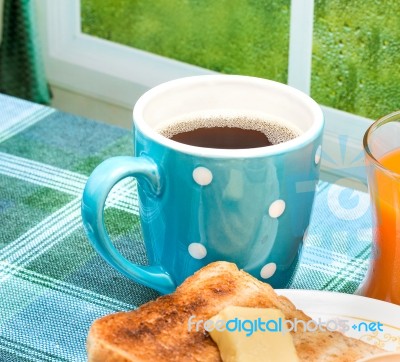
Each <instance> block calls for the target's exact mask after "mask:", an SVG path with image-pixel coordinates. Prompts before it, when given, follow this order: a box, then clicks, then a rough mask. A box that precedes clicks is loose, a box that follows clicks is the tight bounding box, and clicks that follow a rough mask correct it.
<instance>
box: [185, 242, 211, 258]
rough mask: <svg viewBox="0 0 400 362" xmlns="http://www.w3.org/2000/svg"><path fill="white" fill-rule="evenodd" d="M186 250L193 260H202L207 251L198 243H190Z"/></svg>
mask: <svg viewBox="0 0 400 362" xmlns="http://www.w3.org/2000/svg"><path fill="white" fill-rule="evenodd" d="M188 250H189V254H190V255H191V256H192V257H193V258H195V259H203V258H205V257H206V255H207V249H206V248H205V246H204V245H202V244H200V243H191V244H190V245H189V247H188Z"/></svg>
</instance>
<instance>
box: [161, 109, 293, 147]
mask: <svg viewBox="0 0 400 362" xmlns="http://www.w3.org/2000/svg"><path fill="white" fill-rule="evenodd" d="M158 132H159V133H160V134H161V135H163V136H165V137H167V138H169V139H171V140H173V141H176V142H180V143H184V144H187V145H191V146H197V147H207V148H222V149H246V148H257V147H266V146H271V145H275V144H278V143H282V142H287V141H290V140H291V139H293V138H296V137H297V136H299V132H298V131H297V130H295V129H294V128H291V127H290V126H288V125H287V124H284V123H281V122H278V121H269V120H265V119H262V118H250V117H244V116H241V117H230V118H225V117H209V118H198V119H188V120H182V121H177V122H171V123H170V124H168V125H167V126H165V127H163V128H161V129H159V130H158Z"/></svg>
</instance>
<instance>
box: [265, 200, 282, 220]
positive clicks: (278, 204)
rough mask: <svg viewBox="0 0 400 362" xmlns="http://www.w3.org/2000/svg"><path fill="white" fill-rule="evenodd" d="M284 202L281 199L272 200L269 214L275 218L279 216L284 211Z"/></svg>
mask: <svg viewBox="0 0 400 362" xmlns="http://www.w3.org/2000/svg"><path fill="white" fill-rule="evenodd" d="M285 208H286V204H285V201H283V200H276V201H274V202H273V203H272V204H271V205H270V207H269V210H268V212H269V216H271V217H272V218H274V219H276V218H277V217H279V216H281V215H282V214H283V212H284V211H285Z"/></svg>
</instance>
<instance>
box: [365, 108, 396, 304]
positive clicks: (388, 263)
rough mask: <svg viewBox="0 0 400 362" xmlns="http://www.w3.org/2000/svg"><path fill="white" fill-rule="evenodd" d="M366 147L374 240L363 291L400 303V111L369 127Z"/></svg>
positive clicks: (372, 295) (371, 295)
mask: <svg viewBox="0 0 400 362" xmlns="http://www.w3.org/2000/svg"><path fill="white" fill-rule="evenodd" d="M364 150H365V158H366V166H367V176H368V186H369V192H370V195H371V202H372V213H373V239H374V240H373V253H372V257H371V262H370V267H369V270H368V274H367V276H366V279H365V281H364V283H363V285H362V287H361V288H360V290H359V294H362V295H364V296H367V297H371V298H376V299H381V300H385V301H388V302H391V303H395V304H400V111H398V112H394V113H391V114H389V115H387V116H385V117H382V118H381V119H379V120H378V121H376V122H375V123H374V124H373V125H372V126H371V127H370V128H369V129H368V130H367V132H366V133H365V136H364Z"/></svg>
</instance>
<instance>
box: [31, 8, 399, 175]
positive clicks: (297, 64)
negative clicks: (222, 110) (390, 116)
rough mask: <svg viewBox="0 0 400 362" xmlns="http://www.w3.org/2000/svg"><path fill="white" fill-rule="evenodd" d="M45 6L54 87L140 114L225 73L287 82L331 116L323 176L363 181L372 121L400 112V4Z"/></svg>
mask: <svg viewBox="0 0 400 362" xmlns="http://www.w3.org/2000/svg"><path fill="white" fill-rule="evenodd" d="M228 2H229V5H227V4H228ZM37 5H38V10H39V11H38V13H39V17H40V19H39V20H40V21H39V24H40V25H41V36H42V38H43V43H44V48H45V55H46V57H45V61H46V69H47V72H48V77H49V79H50V81H51V83H53V84H56V85H59V86H62V87H65V88H69V89H72V90H76V91H78V92H82V93H86V94H88V95H91V96H94V97H97V98H100V99H104V100H106V101H109V102H112V103H115V104H119V105H123V106H125V107H129V108H131V107H132V106H133V104H134V103H135V100H136V98H137V97H139V96H140V95H141V94H142V93H143V92H144V91H145V90H147V89H148V88H150V87H152V86H154V85H156V84H159V83H162V82H164V81H167V80H170V79H174V78H178V77H183V76H189V75H198V74H209V73H212V72H215V71H219V72H223V73H239V74H250V75H257V76H264V77H267V78H270V79H275V80H278V81H281V82H287V83H288V84H289V85H292V86H294V87H297V88H298V89H301V90H302V91H304V92H306V93H310V94H311V96H312V97H313V98H314V99H316V100H317V101H318V102H319V103H320V104H322V105H323V110H324V113H325V116H326V121H327V123H326V129H325V138H324V154H325V155H326V157H325V159H324V162H323V163H322V166H323V168H325V169H326V170H328V171H330V172H334V173H340V175H341V176H343V177H355V178H357V179H363V178H364V175H363V172H364V167H363V166H364V165H363V159H362V136H363V134H364V132H365V130H366V128H367V127H368V126H369V125H370V123H371V119H375V118H377V117H379V116H380V115H382V114H385V113H389V112H391V111H394V110H396V109H399V108H400V87H399V86H398V84H400V68H399V67H400V51H399V50H400V28H399V27H398V19H397V18H396V16H397V15H396V14H398V13H399V11H400V3H399V2H396V1H390V4H389V3H387V2H385V3H384V2H383V1H376V0H366V1H358V0H357V1H343V0H329V1H328V0H315V1H313V0H291V1H289V0H277V1H273V0H231V1H228V0H221V1H211V0H201V1H200V0H186V1H184V0H171V1H169V0H157V1H155V0H154V1H149V0H137V1H128V0H115V1H112V2H111V1H108V0H81V1H79V0H58V1H53V0H41V1H38V2H37ZM263 9H264V10H265V9H267V11H264V10H263ZM210 14H211V15H210ZM206 22H207V24H205V23H206ZM135 25H136V26H137V27H135ZM215 29H216V30H217V35H216V36H212V35H211V34H212V32H213V31H215ZM253 32H254V33H256V35H254V34H253ZM231 39H235V41H230V40H231ZM160 55H161V56H160ZM173 58H175V59H173ZM344 149H345V151H346V152H345V155H344V154H343V150H344Z"/></svg>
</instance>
